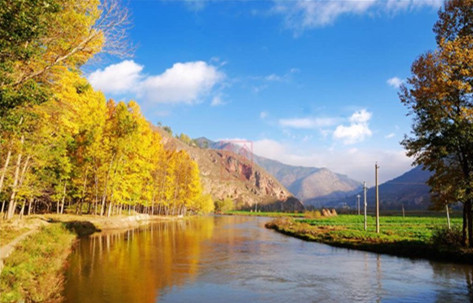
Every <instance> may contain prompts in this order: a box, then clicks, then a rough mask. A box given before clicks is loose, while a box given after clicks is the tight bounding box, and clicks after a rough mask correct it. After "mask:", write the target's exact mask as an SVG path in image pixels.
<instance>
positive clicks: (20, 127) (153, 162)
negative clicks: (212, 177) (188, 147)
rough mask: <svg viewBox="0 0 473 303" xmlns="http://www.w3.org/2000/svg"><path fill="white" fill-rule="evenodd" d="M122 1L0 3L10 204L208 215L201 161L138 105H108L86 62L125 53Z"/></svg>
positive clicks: (3, 175) (4, 197) (0, 79)
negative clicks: (165, 140)
mask: <svg viewBox="0 0 473 303" xmlns="http://www.w3.org/2000/svg"><path fill="white" fill-rule="evenodd" d="M126 23H127V13H126V10H125V9H124V8H122V7H119V5H118V2H117V1H114V0H109V1H103V2H102V3H100V2H99V1H98V0H41V1H39V0H38V1H36V0H15V1H3V4H2V5H1V6H0V44H1V45H0V109H1V110H0V118H1V119H0V121H1V122H0V165H1V167H0V202H1V212H2V214H4V216H5V217H6V218H11V217H12V216H13V215H14V213H15V212H16V211H19V212H20V215H23V214H25V213H31V212H32V211H34V210H35V209H41V210H42V211H55V212H57V213H63V212H64V211H65V209H66V207H67V206H69V207H72V208H73V211H74V212H76V213H82V212H84V211H86V212H88V213H94V214H100V215H108V216H110V215H112V214H120V213H122V212H124V211H132V210H133V211H140V212H148V213H154V214H156V213H159V214H185V213H187V212H189V211H191V212H208V211H211V210H212V208H213V202H212V200H211V198H210V197H209V196H206V195H203V194H202V186H201V184H200V177H199V169H198V167H197V164H196V163H195V162H194V161H193V160H192V159H191V158H190V157H189V155H188V154H186V153H185V152H184V151H180V152H174V151H167V150H165V149H164V147H163V145H162V143H161V137H160V135H159V134H158V133H157V132H156V131H154V130H153V128H152V126H151V125H150V124H149V123H148V122H147V121H146V120H145V119H144V117H143V115H142V114H141V112H140V108H139V106H138V104H137V103H135V102H133V101H131V102H129V103H128V104H126V103H124V102H118V103H116V102H114V101H113V100H109V101H108V102H106V100H105V97H104V96H103V94H102V93H100V92H97V91H95V90H94V89H93V88H92V87H91V86H90V84H89V83H88V82H87V80H86V79H84V78H83V77H82V76H81V72H80V70H79V68H80V66H81V65H82V64H84V63H85V62H87V60H88V59H90V58H91V57H92V56H93V55H94V54H96V53H98V52H99V51H102V50H104V49H105V50H108V51H109V52H111V53H118V52H121V53H122V54H123V51H124V50H125V48H124V44H123V33H124V31H123V28H124V26H125V25H126Z"/></svg>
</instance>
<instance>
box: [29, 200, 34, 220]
mask: <svg viewBox="0 0 473 303" xmlns="http://www.w3.org/2000/svg"><path fill="white" fill-rule="evenodd" d="M32 203H33V199H31V198H30V199H28V216H29V215H31V206H32Z"/></svg>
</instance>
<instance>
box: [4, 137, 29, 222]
mask: <svg viewBox="0 0 473 303" xmlns="http://www.w3.org/2000/svg"><path fill="white" fill-rule="evenodd" d="M24 140H25V139H24V137H23V136H21V145H23V142H24ZM21 157H22V153H21V152H20V153H19V154H18V158H17V160H16V166H15V177H14V179H13V186H12V193H11V196H10V203H9V204H8V213H7V220H10V219H11V218H13V214H14V213H15V207H16V203H14V202H15V196H16V192H17V190H18V180H19V177H20V166H21Z"/></svg>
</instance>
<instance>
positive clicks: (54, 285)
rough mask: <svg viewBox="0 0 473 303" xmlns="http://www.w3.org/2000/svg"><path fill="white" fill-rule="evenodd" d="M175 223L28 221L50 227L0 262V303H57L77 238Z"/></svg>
mask: <svg viewBox="0 0 473 303" xmlns="http://www.w3.org/2000/svg"><path fill="white" fill-rule="evenodd" d="M176 219H178V218H177V217H162V216H149V215H132V216H114V217H99V216H85V215H82V216H75V215H44V216H36V220H31V221H30V222H32V223H31V224H36V223H37V220H43V221H47V222H50V223H49V224H47V225H46V226H43V227H40V228H39V231H38V232H36V233H34V234H32V235H30V236H28V237H27V238H26V239H25V240H23V241H21V242H20V243H19V244H18V245H17V246H16V247H15V249H14V251H13V252H12V253H11V255H10V256H9V257H8V258H6V259H5V260H4V262H5V267H4V268H3V270H2V272H1V274H0V303H6V302H60V301H61V292H62V291H63V287H64V270H65V268H67V259H68V257H69V255H70V253H71V252H72V249H73V247H74V245H75V243H76V242H77V239H78V237H81V236H87V235H90V234H93V233H95V232H107V231H116V230H127V229H132V228H138V227H141V226H145V225H148V224H150V223H152V222H159V221H169V220H176ZM179 219H180V218H179ZM28 225H29V222H27V223H26V225H23V226H22V227H21V228H22V229H21V230H30V229H28V228H27V227H28ZM25 226H26V228H25ZM5 244H7V243H5Z"/></svg>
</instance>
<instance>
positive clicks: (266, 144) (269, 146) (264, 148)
mask: <svg viewBox="0 0 473 303" xmlns="http://www.w3.org/2000/svg"><path fill="white" fill-rule="evenodd" d="M253 152H254V153H255V154H257V155H260V156H263V157H266V158H270V159H275V160H279V159H281V158H284V155H286V147H285V146H284V145H283V144H281V143H279V142H278V141H275V140H270V139H262V140H258V141H253Z"/></svg>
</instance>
